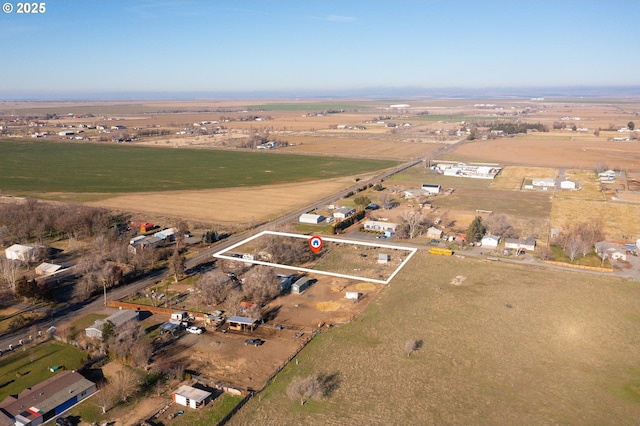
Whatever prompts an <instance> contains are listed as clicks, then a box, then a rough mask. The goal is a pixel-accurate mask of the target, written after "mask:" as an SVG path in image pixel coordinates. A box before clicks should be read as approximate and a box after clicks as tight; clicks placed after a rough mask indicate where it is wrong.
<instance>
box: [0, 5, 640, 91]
mask: <svg viewBox="0 0 640 426" xmlns="http://www.w3.org/2000/svg"><path fill="white" fill-rule="evenodd" d="M3 1H4V0H3ZM10 3H12V5H13V6H14V11H13V12H12V13H9V14H6V13H1V14H0V46H2V51H1V53H0V96H5V97H7V96H9V97H10V96H22V95H24V96H30V95H34V96H37V95H38V94H43V95H44V94H81V93H109V92H140V93H142V92H149V93H152V92H163V93H172V92H252V91H271V92H278V91H283V92H292V91H317V92H323V91H326V92H332V91H334V92H335V91H341V90H351V89H366V88H406V87H420V88H485V87H486V88H500V87H563V86H592V85H593V86H621V85H635V86H637V85H640V52H639V50H638V47H639V46H640V25H638V23H637V19H638V17H639V16H640V1H637V0H618V1H616V0H607V1H603V0H598V1H588V0H585V1H568V0H555V1H547V0H538V1H534V0H530V1H525V0H522V1H515V0H513V1H506V0H504V1H498V0H477V1H471V0H469V1H457V0H423V1H405V0H395V1H390V0H387V1H375V0H369V1H349V0H340V1H333V0H327V1H321V0H313V1H308V0H305V1H302V0H300V1H269V0H265V1H244V0H235V1H144V0H128V1H110V0H109V1H108V0H91V1H89V0H87V1H61V0H49V1H46V2H45V4H46V12H45V13H43V14H39V15H33V14H30V15H25V14H23V15H19V14H17V13H16V12H15V7H16V5H17V2H15V1H13V0H11V1H10Z"/></svg>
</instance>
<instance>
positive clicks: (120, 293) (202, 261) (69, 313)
mask: <svg viewBox="0 0 640 426" xmlns="http://www.w3.org/2000/svg"><path fill="white" fill-rule="evenodd" d="M421 161H423V159H422V158H416V159H414V160H412V161H409V162H407V163H404V164H402V165H400V166H398V167H395V168H393V169H390V170H387V171H385V172H383V173H380V174H379V175H376V176H375V177H373V178H371V179H368V180H365V181H359V182H357V183H356V184H354V185H353V186H352V187H350V188H347V189H345V190H343V191H340V192H338V193H335V194H332V195H330V196H328V197H325V198H323V199H322V200H318V201H317V202H315V203H314V204H312V205H309V206H306V207H305V208H303V209H300V210H298V211H295V212H292V213H290V214H288V215H286V216H284V217H281V218H279V219H277V220H274V221H270V222H266V223H263V224H260V225H258V226H257V227H255V228H253V229H251V230H249V231H246V232H244V233H241V234H238V235H233V236H231V237H229V238H226V239H224V240H222V241H219V242H217V243H215V244H212V245H211V246H210V247H208V248H206V249H204V250H201V251H200V252H198V253H196V254H195V255H193V256H191V257H190V258H189V259H188V260H187V262H186V265H185V266H186V268H187V270H193V269H194V268H197V267H198V266H201V265H206V264H208V263H210V262H212V260H213V254H214V253H217V252H218V251H220V250H224V249H226V248H228V247H230V246H232V245H233V244H236V243H238V242H240V241H242V240H243V239H245V238H246V237H247V236H248V234H249V233H258V232H261V231H264V230H269V229H276V228H277V227H278V226H280V225H282V224H284V223H287V222H291V221H297V219H298V217H299V216H300V215H301V214H302V213H306V212H308V211H310V210H314V209H317V208H322V207H324V206H325V205H327V204H330V203H332V202H334V201H335V200H337V199H340V198H343V197H344V196H346V194H348V193H349V192H355V191H357V190H358V189H359V188H361V187H363V186H365V185H369V184H370V183H371V184H375V183H378V182H380V181H382V180H384V179H387V178H388V177H389V176H393V175H394V174H396V173H399V172H401V171H403V170H405V169H407V168H409V167H413V166H415V165H416V164H419V163H420V162H421ZM167 275H168V270H167V269H161V270H157V271H154V272H152V273H151V274H149V275H147V276H145V277H144V278H141V279H139V280H137V281H135V282H134V283H131V284H129V285H126V286H123V287H119V288H116V289H113V290H110V291H109V293H108V294H107V301H111V300H118V299H122V298H123V297H125V296H127V295H129V294H132V293H135V292H137V291H140V290H142V289H143V288H146V287H148V286H150V285H152V284H154V283H155V282H157V281H161V280H162V279H164V278H165V277H166V276H167ZM103 307H104V298H103V297H99V298H97V299H95V300H93V301H91V302H88V303H76V304H69V305H68V306H66V307H65V308H62V309H59V310H58V311H55V312H53V313H52V314H51V315H50V316H49V317H47V318H45V319H43V320H41V321H38V323H37V324H36V325H35V326H36V327H37V330H40V331H42V332H43V333H44V332H45V331H46V330H47V329H48V328H49V327H51V326H52V325H53V326H55V325H59V324H62V323H65V322H70V321H72V320H74V319H76V318H79V317H82V316H84V315H86V314H88V313H91V312H96V311H99V310H100V309H102V308H103ZM32 328H33V326H29V327H27V328H24V329H20V330H18V331H17V332H14V333H11V334H7V335H5V336H2V337H0V350H3V351H4V350H6V349H7V348H9V345H13V346H14V347H17V346H18V345H19V341H20V340H21V339H22V340H23V341H24V342H27V341H28V339H29V334H30V333H31V332H32Z"/></svg>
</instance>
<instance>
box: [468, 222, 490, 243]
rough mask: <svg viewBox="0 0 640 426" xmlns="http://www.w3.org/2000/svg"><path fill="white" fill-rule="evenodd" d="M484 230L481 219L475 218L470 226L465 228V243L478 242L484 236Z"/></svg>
mask: <svg viewBox="0 0 640 426" xmlns="http://www.w3.org/2000/svg"><path fill="white" fill-rule="evenodd" d="M485 231H486V229H485V227H484V225H483V224H482V218H481V217H480V216H476V218H475V219H473V222H471V225H469V227H468V228H467V241H469V242H473V243H475V242H478V241H480V240H481V239H482V237H483V236H484V233H485Z"/></svg>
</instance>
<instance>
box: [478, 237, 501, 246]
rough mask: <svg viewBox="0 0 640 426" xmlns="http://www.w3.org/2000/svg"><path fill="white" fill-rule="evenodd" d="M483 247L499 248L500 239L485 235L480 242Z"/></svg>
mask: <svg viewBox="0 0 640 426" xmlns="http://www.w3.org/2000/svg"><path fill="white" fill-rule="evenodd" d="M480 243H481V244H482V247H490V248H496V247H498V243H500V237H498V236H496V235H485V236H484V237H482V241H480Z"/></svg>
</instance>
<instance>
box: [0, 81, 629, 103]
mask: <svg viewBox="0 0 640 426" xmlns="http://www.w3.org/2000/svg"><path fill="white" fill-rule="evenodd" d="M611 97H613V98H640V85H611V86H607V85H577V86H522V87H466V88H463V87H442V88H425V87H401V88H399V87H375V88H361V89H326V90H297V89H291V90H252V91H94V92H89V91H86V92H72V91H60V92H55V93H52V92H49V93H44V94H43V93H42V92H38V93H25V92H20V91H4V92H3V91H0V102H20V101H21V102H29V101H32V102H38V101H60V102H69V101H124V100H128V101H145V100H146V101H150V100H176V101H177V100H183V101H186V100H202V101H205V100H294V99H295V100H329V99H363V100H388V99H407V100H409V99H414V100H429V99H527V98H528V99H531V98H592V99H598V98H611Z"/></svg>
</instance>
